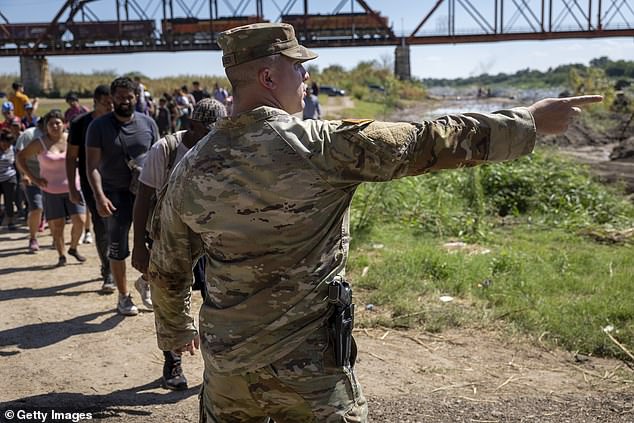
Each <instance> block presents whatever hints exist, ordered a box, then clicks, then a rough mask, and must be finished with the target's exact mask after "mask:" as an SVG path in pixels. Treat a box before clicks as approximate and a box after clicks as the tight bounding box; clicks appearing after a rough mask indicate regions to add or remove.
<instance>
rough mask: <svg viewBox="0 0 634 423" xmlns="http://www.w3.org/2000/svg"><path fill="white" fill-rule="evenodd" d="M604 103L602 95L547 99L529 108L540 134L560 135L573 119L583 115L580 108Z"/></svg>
mask: <svg viewBox="0 0 634 423" xmlns="http://www.w3.org/2000/svg"><path fill="white" fill-rule="evenodd" d="M601 101H603V96H600V95H582V96H578V97H565V98H546V99H544V100H540V101H538V102H537V103H534V104H533V105H531V106H529V107H528V110H530V112H531V113H532V114H533V119H535V128H536V129H537V133H538V134H544V135H549V134H560V133H562V132H565V131H566V130H567V129H568V125H569V124H570V122H571V121H572V119H573V118H574V117H576V116H578V115H579V114H580V113H581V108H580V106H584V105H587V104H591V103H599V102H601Z"/></svg>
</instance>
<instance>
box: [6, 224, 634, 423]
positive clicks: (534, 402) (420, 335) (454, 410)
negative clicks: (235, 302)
mask: <svg viewBox="0 0 634 423" xmlns="http://www.w3.org/2000/svg"><path fill="white" fill-rule="evenodd" d="M40 244H41V245H43V246H50V244H51V238H50V236H48V235H46V236H42V237H41V238H40ZM26 245H27V235H26V231H25V229H24V228H21V229H20V230H19V231H18V232H12V233H9V232H6V231H5V232H1V233H0V310H2V312H1V313H0V362H1V363H2V364H1V366H0V374H1V375H2V380H3V381H4V388H3V389H1V390H0V404H2V405H1V406H0V421H2V422H5V421H8V420H7V419H6V418H5V417H4V412H5V410H7V409H11V410H14V411H15V410H18V409H26V410H35V409H38V410H42V411H50V410H51V409H55V410H56V411H67V412H81V411H84V412H91V413H93V417H94V418H95V419H98V420H104V421H108V422H111V423H117V422H151V423H154V422H157V423H158V422H196V421H197V413H198V408H197V397H196V395H197V391H198V388H199V385H200V383H201V373H202V359H201V357H200V355H196V356H194V357H186V358H185V359H184V368H185V372H186V375H187V377H188V378H189V385H190V389H189V390H187V391H184V392H169V391H166V390H164V389H162V388H161V387H160V383H159V377H160V374H161V367H162V354H161V353H160V351H159V350H158V348H157V347H156V339H155V334H154V318H153V314H152V313H150V312H142V313H141V314H140V315H139V316H137V317H127V318H124V317H121V316H119V315H117V314H116V311H115V296H114V295H101V294H100V293H99V292H98V291H99V288H100V286H101V281H100V280H99V278H98V275H99V267H98V259H97V256H96V253H95V250H94V247H93V246H92V245H82V246H81V252H82V253H84V254H86V256H87V257H88V261H87V262H86V263H85V264H78V263H74V262H70V263H69V265H68V266H66V267H61V268H53V267H52V265H53V264H54V263H55V262H56V261H57V257H56V253H55V252H54V251H53V250H52V249H51V248H50V247H45V248H43V249H42V250H41V251H40V252H39V253H37V254H28V252H27V248H26ZM136 277H137V273H136V272H134V271H132V272H130V273H129V275H128V281H129V283H130V286H132V283H133V281H134V280H135V278H136ZM133 296H134V297H135V299H138V295H137V293H136V292H133ZM139 303H140V301H137V304H139ZM194 304H195V307H196V308H197V307H198V306H199V305H200V298H199V296H198V294H197V293H194ZM355 335H356V339H357V340H358V343H359V349H360V353H359V359H358V364H357V373H358V377H359V379H360V380H361V383H362V384H363V387H364V392H365V395H366V397H367V399H368V401H369V408H370V421H372V422H632V421H634V406H633V404H634V372H633V371H632V370H630V369H629V368H628V367H627V366H626V365H625V364H624V363H622V362H620V361H616V360H606V359H600V358H593V357H581V358H580V357H577V359H575V355H574V354H572V353H569V352H565V351H558V350H555V351H552V350H548V349H545V348H544V347H542V346H540V345H539V343H537V342H532V341H530V340H527V339H523V338H508V337H506V336H504V335H503V334H501V333H497V332H489V331H484V330H456V331H450V332H446V333H442V334H439V335H438V334H430V333H425V332H420V331H394V330H383V329H372V330H363V329H361V330H357V331H356V332H355ZM13 421H15V420H13Z"/></svg>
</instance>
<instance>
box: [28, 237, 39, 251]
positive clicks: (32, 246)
mask: <svg viewBox="0 0 634 423" xmlns="http://www.w3.org/2000/svg"><path fill="white" fill-rule="evenodd" d="M39 250H40V244H38V243H37V239H35V238H31V239H30V240H29V252H31V253H35V252H36V251H39Z"/></svg>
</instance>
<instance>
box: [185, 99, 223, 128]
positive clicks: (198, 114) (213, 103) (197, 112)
mask: <svg viewBox="0 0 634 423" xmlns="http://www.w3.org/2000/svg"><path fill="white" fill-rule="evenodd" d="M225 116H227V108H226V107H225V106H224V104H222V103H221V102H219V101H218V100H216V99H213V98H203V99H202V100H200V101H199V102H198V103H196V105H195V106H194V110H193V111H192V115H191V119H192V120H197V121H198V122H200V123H202V124H203V125H207V126H208V125H211V124H212V123H214V122H215V121H217V120H218V118H221V117H225Z"/></svg>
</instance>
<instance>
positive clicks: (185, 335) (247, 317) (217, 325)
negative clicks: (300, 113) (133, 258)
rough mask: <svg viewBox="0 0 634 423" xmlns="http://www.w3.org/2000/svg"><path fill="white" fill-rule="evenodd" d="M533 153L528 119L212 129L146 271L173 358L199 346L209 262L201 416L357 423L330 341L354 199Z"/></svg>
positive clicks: (362, 415) (223, 420)
mask: <svg viewBox="0 0 634 423" xmlns="http://www.w3.org/2000/svg"><path fill="white" fill-rule="evenodd" d="M534 143H535V125H534V122H533V119H532V116H531V114H530V112H529V111H528V110H527V109H525V108H517V109H512V110H505V111H501V112H497V113H494V114H488V115H487V114H475V113H474V114H464V115H457V116H447V117H444V118H441V119H438V120H435V121H432V122H422V123H388V122H377V121H372V120H355V121H346V120H344V121H320V120H307V121H303V120H301V119H299V118H296V117H293V116H291V115H289V114H288V113H286V112H284V111H282V110H279V109H275V108H271V107H266V106H262V107H258V108H256V109H254V110H252V111H250V112H247V113H244V114H241V115H239V116H238V117H235V118H231V119H224V120H220V121H218V123H217V126H216V128H215V130H214V131H212V132H211V133H210V134H209V135H207V137H205V138H204V139H203V140H201V141H200V142H199V143H198V144H197V145H196V146H195V147H194V148H192V150H190V153H189V154H188V155H187V156H186V157H185V158H184V159H183V160H182V161H181V162H180V163H179V164H178V166H177V167H176V168H175V169H174V172H173V173H172V176H171V178H170V183H169V185H168V188H167V191H166V192H164V196H163V199H162V201H161V202H160V204H159V206H158V208H157V211H156V212H155V219H154V222H153V232H154V233H153V237H157V238H158V239H159V240H160V242H158V248H156V249H153V250H152V255H151V260H150V269H149V271H150V274H151V280H152V284H153V286H152V300H153V303H154V313H155V316H156V326H157V335H158V342H159V347H160V348H161V349H163V350H170V349H175V348H177V347H181V346H182V345H184V344H186V343H187V342H189V341H190V340H191V339H192V338H193V337H194V336H195V335H196V333H197V330H196V328H195V326H194V320H193V317H192V315H191V310H190V287H191V279H192V274H191V268H192V263H194V262H195V261H196V258H197V257H198V256H199V255H201V254H205V255H206V256H207V259H208V262H207V263H208V264H207V274H206V277H207V285H208V286H207V287H208V293H209V294H208V298H207V299H206V301H205V303H204V305H203V306H202V308H201V310H200V314H199V319H200V327H201V333H200V335H201V344H202V347H201V350H202V354H203V358H204V361H205V373H204V392H203V393H202V395H201V398H202V401H201V408H202V410H203V411H202V413H201V417H202V418H204V417H206V418H207V421H211V422H217V423H228V422H265V421H266V420H267V419H266V417H267V416H268V417H271V418H273V419H275V420H276V422H278V423H281V422H313V421H314V422H365V421H366V419H367V406H366V402H365V399H364V397H363V394H362V393H361V388H360V386H359V384H358V383H357V381H356V378H355V375H354V371H353V369H352V368H347V367H336V366H335V365H334V357H333V351H332V346H331V345H330V344H329V340H328V334H327V330H326V322H327V320H328V317H329V313H330V311H331V310H330V309H329V306H328V302H327V301H326V300H325V299H326V297H327V286H326V284H327V282H329V281H331V280H332V279H333V277H335V276H336V275H342V274H343V272H344V268H345V264H346V260H347V256H348V243H349V238H350V237H349V232H348V215H349V213H348V209H349V206H350V201H351V199H352V195H353V194H354V192H355V189H356V188H357V186H358V185H359V184H360V183H361V182H364V181H377V182H378V181H388V180H391V179H395V178H400V177H404V176H409V175H418V174H421V173H425V172H428V171H431V170H438V169H446V168H456V167H461V166H472V165H475V164H478V163H485V162H498V161H503V160H511V159H514V158H516V157H519V156H522V155H525V154H529V153H530V152H531V151H532V149H533V146H534Z"/></svg>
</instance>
